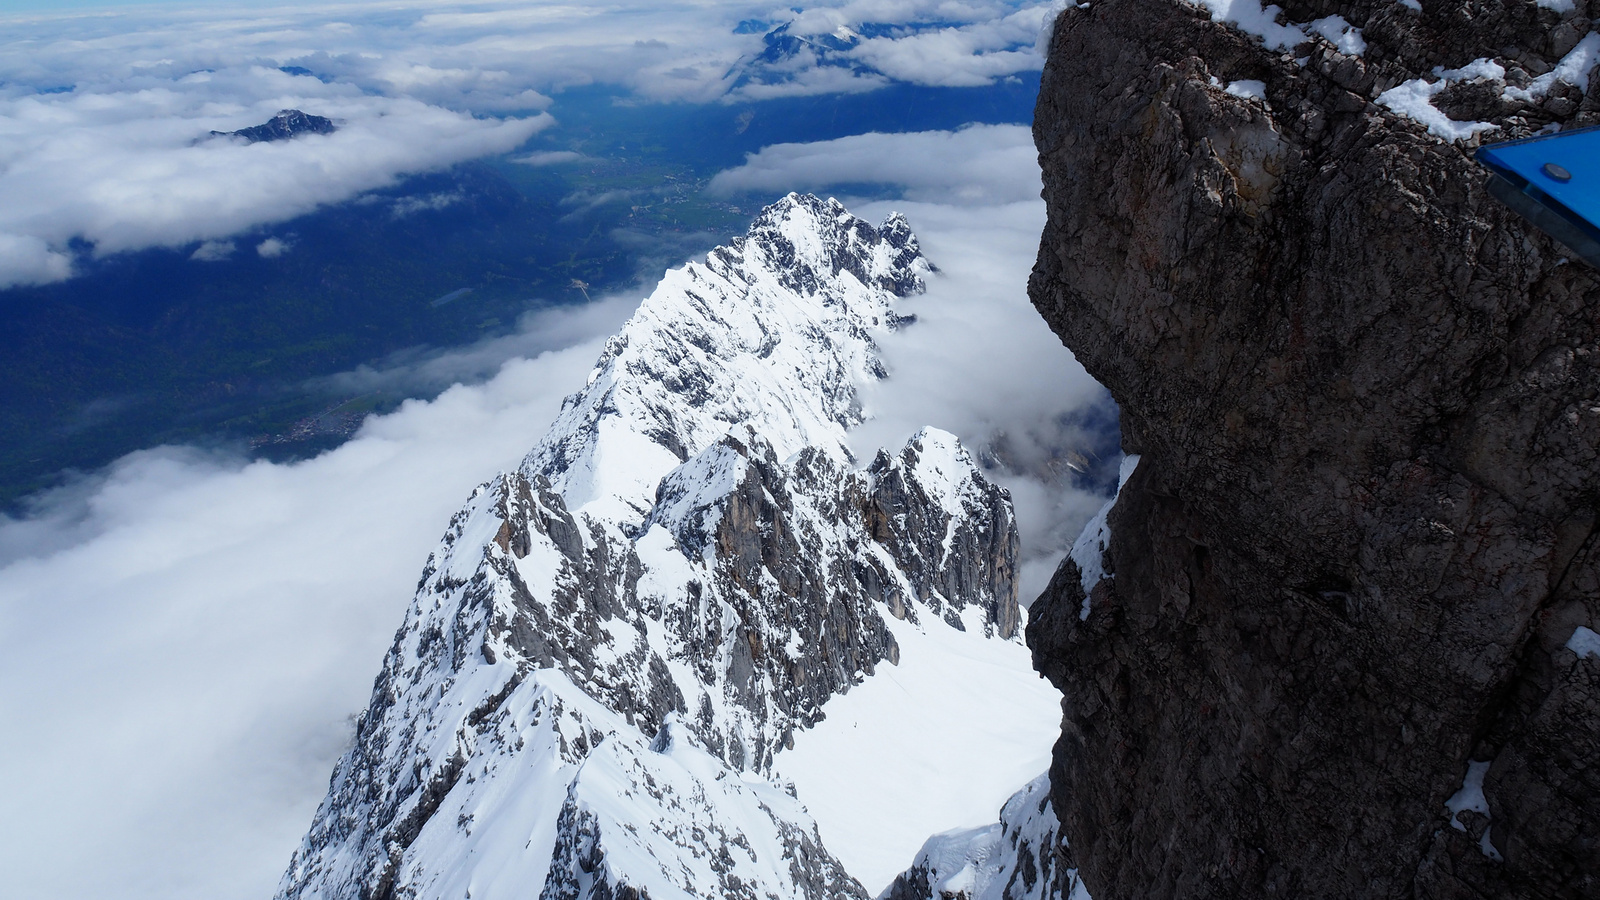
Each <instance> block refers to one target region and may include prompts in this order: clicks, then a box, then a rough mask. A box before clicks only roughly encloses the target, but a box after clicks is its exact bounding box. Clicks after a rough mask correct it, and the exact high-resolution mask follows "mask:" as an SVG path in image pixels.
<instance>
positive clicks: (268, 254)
mask: <svg viewBox="0 0 1600 900" xmlns="http://www.w3.org/2000/svg"><path fill="white" fill-rule="evenodd" d="M287 252H289V244H288V242H287V241H284V240H281V239H279V238H275V237H269V238H267V239H266V240H264V241H262V242H261V243H259V244H257V245H256V253H258V254H260V255H261V258H262V259H276V258H278V257H280V256H282V255H283V254H285V253H287Z"/></svg>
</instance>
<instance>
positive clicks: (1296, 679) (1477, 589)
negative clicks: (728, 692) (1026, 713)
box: [1029, 0, 1600, 900]
mask: <svg viewBox="0 0 1600 900" xmlns="http://www.w3.org/2000/svg"><path fill="white" fill-rule="evenodd" d="M1246 6H1250V9H1246V8H1245V7H1246ZM1285 6H1286V9H1285V10H1283V12H1282V17H1281V18H1280V19H1277V20H1274V19H1273V17H1272V15H1271V14H1270V12H1269V13H1268V14H1266V15H1251V12H1252V10H1255V7H1254V6H1251V5H1250V4H1242V3H1233V4H1213V5H1205V6H1191V5H1189V4H1187V3H1184V2H1181V0H1095V2H1093V3H1088V4H1082V5H1080V6H1078V7H1074V8H1069V9H1067V10H1066V12H1065V13H1064V14H1063V15H1062V17H1061V18H1060V20H1059V22H1058V24H1057V26H1056V30H1055V34H1054V39H1053V43H1052V47H1051V52H1050V57H1049V64H1048V66H1047V68H1046V70H1045V74H1044V84H1043V89H1042V91H1041V95H1040V100H1039V106H1038V112H1037V120H1036V123H1035V136H1036V139H1037V143H1038V147H1039V151H1040V160H1041V163H1042V165H1043V169H1044V184H1045V197H1046V201H1047V203H1048V205H1049V224H1048V226H1047V228H1046V231H1045V233H1044V236H1043V240H1042V243H1041V247H1040V254H1039V259H1038V264H1037V267H1036V268H1035V270H1034V275H1033V279H1032V282H1031V285H1030V290H1031V294H1032V297H1033V300H1034V302H1035V304H1036V305H1037V307H1038V308H1039V310H1040V312H1041V313H1042V314H1043V315H1044V317H1045V318H1046V319H1047V320H1048V321H1049V323H1050V324H1051V326H1052V327H1053V328H1054V329H1055V330H1056V331H1057V333H1058V334H1060V335H1061V337H1062V339H1063V341H1064V342H1065V343H1066V344H1067V345H1068V346H1069V347H1070V348H1071V349H1072V350H1073V352H1074V353H1075V354H1076V355H1077V357H1078V359H1079V360H1080V361H1081V362H1082V363H1083V364H1084V365H1085V367H1087V368H1088V370H1089V371H1090V372H1091V373H1093V374H1094V375H1095V376H1096V377H1097V378H1099V379H1100V380H1101V381H1102V382H1103V383H1104V384H1105V385H1106V386H1107V387H1108V388H1109V389H1110V390H1111V392H1112V394H1113V395H1114V396H1115V398H1116V400H1117V402H1118V403H1119V404H1120V405H1121V410H1122V417H1123V418H1122V425H1123V440H1124V444H1125V448H1126V449H1127V450H1128V452H1130V453H1137V454H1140V455H1141V461H1140V462H1139V463H1138V465H1137V468H1136V470H1135V471H1134V472H1133V473H1132V475H1131V477H1130V478H1129V479H1128V481H1127V483H1126V484H1125V486H1124V487H1123V489H1122V491H1121V494H1120V496H1119V499H1118V500H1117V502H1116V504H1115V505H1114V507H1112V508H1111V509H1110V510H1109V515H1108V517H1107V521H1106V528H1105V530H1104V532H1105V535H1106V537H1105V539H1104V541H1103V543H1104V548H1105V549H1104V553H1103V554H1100V558H1099V559H1098V560H1094V562H1095V563H1097V564H1098V565H1099V568H1100V569H1101V571H1098V572H1093V573H1090V574H1091V577H1090V578H1087V579H1086V578H1085V577H1084V574H1085V573H1084V571H1083V569H1084V566H1083V565H1080V563H1079V562H1075V561H1072V560H1068V561H1066V562H1064V563H1063V565H1062V569H1061V571H1060V572H1058V574H1057V577H1056V579H1055V580H1054V582H1053V584H1052V585H1051V587H1050V589H1049V590H1048V591H1047V592H1046V593H1045V595H1044V596H1043V597H1042V598H1041V600H1040V601H1039V603H1038V604H1037V605H1035V606H1034V607H1033V613H1034V618H1033V620H1032V622H1031V624H1030V625H1029V641H1030V644H1031V645H1032V647H1033V649H1034V652H1035V659H1036V663H1037V664H1038V665H1039V667H1040V668H1041V670H1042V671H1043V672H1045V673H1046V674H1047V675H1048V676H1049V677H1050V678H1051V679H1052V680H1053V681H1054V682H1055V683H1056V684H1057V685H1058V686H1059V687H1060V688H1061V689H1062V691H1063V692H1064V695H1065V700H1064V704H1065V722H1064V727H1063V733H1062V737H1061V740H1060V743H1059V744H1058V746H1057V750H1056V761H1055V767H1054V769H1053V777H1054V780H1055V783H1056V784H1057V785H1058V786H1060V788H1059V789H1058V791H1057V793H1056V797H1055V802H1056V808H1057V812H1058V813H1059V815H1060V816H1061V819H1062V821H1063V824H1064V827H1065V830H1066V832H1067V834H1068V835H1069V837H1070V839H1071V844H1072V847H1073V850H1074V853H1075V855H1076V860H1077V863H1078V865H1079V866H1080V870H1081V872H1082V873H1083V878H1084V881H1085V883H1086V884H1087V886H1088V888H1089V890H1090V891H1091V892H1092V893H1093V894H1094V896H1095V897H1097V898H1100V900H1110V898H1115V897H1129V898H1134V897H1139V898H1143V897H1219V898H1220V897H1228V898H1240V897H1269V896H1274V897H1440V898H1443V897H1450V898H1457V897H1490V896H1493V897H1580V896H1581V897H1596V896H1600V766H1597V765H1596V762H1597V761H1600V650H1596V651H1591V649H1590V648H1591V647H1592V646H1594V645H1593V644H1592V643H1591V639H1590V636H1591V635H1592V633H1593V632H1592V631H1590V629H1594V628H1596V627H1597V626H1600V542H1597V536H1596V510H1597V498H1600V458H1597V448H1600V347H1597V342H1600V285H1597V273H1596V272H1595V271H1594V270H1592V269H1590V268H1588V267H1586V266H1584V265H1582V264H1581V263H1576V262H1569V261H1568V260H1567V257H1568V256H1569V254H1568V252H1567V251H1566V250H1565V249H1564V248H1563V247H1561V246H1560V245H1559V244H1556V243H1554V242H1553V241H1551V240H1549V239H1548V238H1546V237H1544V236H1542V235H1541V234H1539V233H1537V232H1536V231H1534V230H1533V229H1531V228H1530V227H1528V226H1527V225H1526V224H1525V223H1523V222H1522V221H1521V220H1519V219H1517V218H1516V217H1515V216H1514V215H1512V214H1511V213H1509V212H1508V211H1507V210H1506V209H1504V208H1503V207H1501V206H1500V205H1499V204H1497V203H1496V202H1495V201H1494V200H1492V199H1491V198H1490V197H1489V196H1488V194H1487V192H1486V190H1485V172H1484V171H1483V170H1481V169H1480V168H1478V167H1477V166H1475V165H1474V163H1473V161H1472V159H1471V151H1472V147H1473V145H1474V143H1475V142H1476V141H1478V140H1488V139H1495V138H1500V137H1511V136H1518V135H1522V134H1527V133H1529V132H1531V131H1533V130H1536V129H1539V128H1542V127H1545V126H1548V125H1568V126H1570V125H1573V124H1578V123H1583V122H1588V121H1593V120H1595V118H1596V109H1597V104H1596V101H1597V95H1596V90H1595V82H1594V78H1595V76H1594V75H1593V73H1594V71H1595V68H1594V60H1595V58H1596V53H1597V52H1600V35H1596V34H1594V33H1592V32H1591V27H1592V26H1591V20H1592V18H1593V17H1594V16H1595V15H1596V14H1597V13H1600V7H1597V6H1595V5H1594V4H1593V3H1592V2H1591V3H1588V4H1585V3H1584V2H1583V0H1578V2H1577V3H1572V2H1566V0H1562V2H1544V3H1538V4H1536V3H1534V2H1521V0H1507V2H1502V0H1491V2H1487V3H1484V2H1459V0H1437V2H1435V0H1422V2H1421V3H1420V4H1419V3H1415V2H1410V0H1406V2H1398V3H1395V2H1376V3H1369V2H1361V0H1304V2H1298V0H1297V2H1292V3H1288V4H1286V5H1285ZM1212 10H1215V11H1216V12H1215V13H1213V12H1212ZM1251 32H1255V33H1251ZM1077 555H1078V556H1080V557H1081V556H1082V554H1077ZM1086 582H1087V583H1086ZM1086 588H1087V590H1086Z"/></svg>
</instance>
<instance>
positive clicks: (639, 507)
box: [522, 194, 932, 525]
mask: <svg viewBox="0 0 1600 900" xmlns="http://www.w3.org/2000/svg"><path fill="white" fill-rule="evenodd" d="M931 271H932V267H931V266H930V265H929V264H928V262H927V260H925V259H924V258H923V256H922V252H921V250H920V248H919V247H918V246H917V241H916V237H915V235H913V234H912V233H911V230H910V227H909V226H908V225H907V224H906V221H905V219H904V218H903V217H901V216H898V215H893V216H890V217H889V219H887V220H886V221H885V222H884V223H883V225H882V226H881V227H878V228H875V227H873V226H872V225H870V224H868V223H867V222H866V221H864V220H862V219H859V218H857V217H855V216H853V215H851V214H850V213H849V212H848V211H846V210H845V208H844V207H843V206H842V205H840V204H839V202H838V201H837V200H831V199H830V200H821V199H818V198H817V197H814V196H811V195H809V194H804V195H803V194H790V195H789V196H787V197H785V198H783V199H782V200H780V201H778V202H777V203H774V204H773V205H771V206H769V207H767V208H766V210H764V211H763V212H762V213H761V215H760V216H758V217H757V218H756V220H755V221H754V223H752V225H751V226H750V230H749V232H748V233H747V234H746V235H745V236H744V237H742V238H736V239H735V240H733V241H732V242H730V244H728V245H726V246H722V247H718V248H716V249H714V250H712V251H711V252H710V253H708V254H707V255H706V259H705V261H704V262H703V263H701V262H694V263H689V264H688V265H685V266H683V267H680V268H677V269H673V270H671V271H669V272H667V274H666V276H665V277H664V278H663V279H662V281H661V283H660V285H659V286H658V287H657V288H656V290H655V291H654V292H653V293H652V294H651V295H650V296H649V297H648V298H646V299H645V301H644V302H643V303H642V304H641V305H640V307H639V310H638V312H637V313H635V314H634V316H633V318H632V319H630V320H629V321H628V323H627V324H626V325H624V326H623V329H622V331H621V332H620V333H619V334H617V335H616V336H615V337H613V338H612V339H611V340H610V341H609V342H608V343H607V346H606V350H605V352H604V353H603V354H602V355H601V358H600V360H599V362H598V363H597V364H596V366H595V369H594V371H593V372H592V373H591V374H590V376H589V381H588V384H587V386H586V387H585V388H584V389H583V390H582V391H580V392H579V393H577V394H574V395H573V396H571V397H569V398H568V399H567V402H566V403H565V404H564V406H563V409H562V413H561V416H560V417H559V418H558V419H557V421H556V423H555V425H554V426H553V427H552V428H551V431H550V433H549V434H548V435H547V436H546V438H545V439H544V440H543V441H541V442H540V444H539V446H537V447H536V448H534V450H533V452H532V453H530V454H529V456H528V458H527V459H526V460H525V461H524V463H523V466H522V471H523V473H524V474H525V475H527V476H528V477H530V478H532V477H534V476H541V475H542V476H543V477H545V478H547V479H548V480H549V481H550V483H551V485H552V486H553V487H554V489H555V490H556V491H557V492H559V493H561V494H562V495H563V496H564V497H566V499H567V502H568V504H569V506H570V508H572V509H574V510H583V511H585V512H587V513H589V514H590V515H592V516H594V517H595V518H596V519H598V520H603V521H608V522H612V523H617V524H622V525H634V524H637V523H638V522H639V521H641V520H642V519H643V518H644V516H645V515H646V514H647V513H648V511H649V509H650V507H651V506H652V505H653V503H654V499H655V498H654V491H655V488H656V485H657V484H658V483H659V482H660V480H661V478H662V477H663V476H664V475H666V473H667V472H669V471H671V470H672V469H673V468H675V467H676V466H678V464H680V463H682V462H683V461H684V460H686V459H688V458H689V457H691V456H694V455H695V454H697V453H699V452H700V451H702V450H704V449H706V448H707V447H709V446H711V445H712V444H713V443H715V442H716V441H718V440H719V439H721V437H722V436H723V435H724V434H726V433H727V432H728V429H729V427H730V426H733V425H744V426H747V427H748V428H750V429H752V430H754V431H755V432H756V433H758V434H760V435H762V437H764V438H765V439H766V440H767V441H768V442H769V443H770V444H771V445H772V447H773V449H774V452H775V453H776V454H777V455H778V457H779V458H780V459H785V458H787V457H789V456H790V455H792V454H793V453H795V452H797V451H799V450H800V449H801V448H802V447H807V446H814V447H818V448H821V449H824V450H825V451H827V452H829V453H830V454H833V455H835V456H836V457H838V458H839V459H842V460H848V459H849V458H850V452H849V449H848V447H847V446H846V441H845V431H846V429H848V428H850V427H851V426H853V425H855V424H857V423H859V422H860V421H861V407H860V403H859V401H858V399H857V396H856V386H857V384H858V383H860V382H861V381H863V380H865V379H871V378H878V377H882V376H883V374H884V373H883V368H882V365H881V363H880V362H879V360H878V357H877V348H876V345H875V344H874V343H873V338H872V335H873V333H874V332H882V331H884V330H887V329H892V328H894V327H895V324H896V322H897V321H898V316H897V315H896V314H895V312H894V310H893V304H894V301H895V300H897V299H899V298H901V297H905V296H909V295H911V294H915V293H918V292H920V291H922V290H923V286H924V282H923V278H924V276H925V275H926V274H928V273H929V272H931Z"/></svg>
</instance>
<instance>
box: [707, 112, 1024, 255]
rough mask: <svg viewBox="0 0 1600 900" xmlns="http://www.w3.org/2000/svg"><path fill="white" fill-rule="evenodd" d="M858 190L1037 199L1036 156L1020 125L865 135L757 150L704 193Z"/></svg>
mask: <svg viewBox="0 0 1600 900" xmlns="http://www.w3.org/2000/svg"><path fill="white" fill-rule="evenodd" d="M864 183H870V184H891V185H897V186H899V187H901V188H903V189H904V196H905V197H906V198H907V199H911V200H926V201H934V202H944V203H963V204H994V203H1008V202H1012V201H1018V200H1030V199H1037V198H1038V196H1039V163H1038V154H1037V151H1035V150H1034V148H1033V136H1032V133H1031V132H1030V131H1029V130H1028V129H1027V128H1026V127H1025V126H1022V125H973V126H970V127H967V128H963V129H961V130H959V131H925V132H913V133H901V134H881V133H877V132H873V133H869V134H858V135H852V136H850V137H844V138H838V139H836V140H831V141H818V142H815V143H806V144H774V145H773V146H770V147H763V148H762V149H761V151H760V152H759V153H753V154H749V155H748V156H747V157H746V159H745V163H744V165H742V166H739V167H738V168H735V169H728V170H726V171H723V172H719V173H717V175H716V176H715V177H713V178H712V179H711V183H710V186H709V189H710V190H711V191H712V192H714V193H720V194H723V195H728V194H738V193H746V192H753V191H768V192H776V191H789V190H813V189H815V190H822V189H826V188H828V187H830V186H832V185H839V184H864ZM1030 265H1031V264H1030Z"/></svg>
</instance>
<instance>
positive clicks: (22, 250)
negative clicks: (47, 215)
mask: <svg viewBox="0 0 1600 900" xmlns="http://www.w3.org/2000/svg"><path fill="white" fill-rule="evenodd" d="M71 277H72V257H70V256H68V255H67V254H66V253H63V252H61V251H58V250H52V249H51V248H50V245H49V244H46V243H45V242H44V240H43V239H41V238H38V237H35V236H34V235H31V234H7V233H6V232H4V231H0V288H8V287H14V286H16V285H27V284H49V283H50V282H52V281H64V280H66V279H68V278H71Z"/></svg>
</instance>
